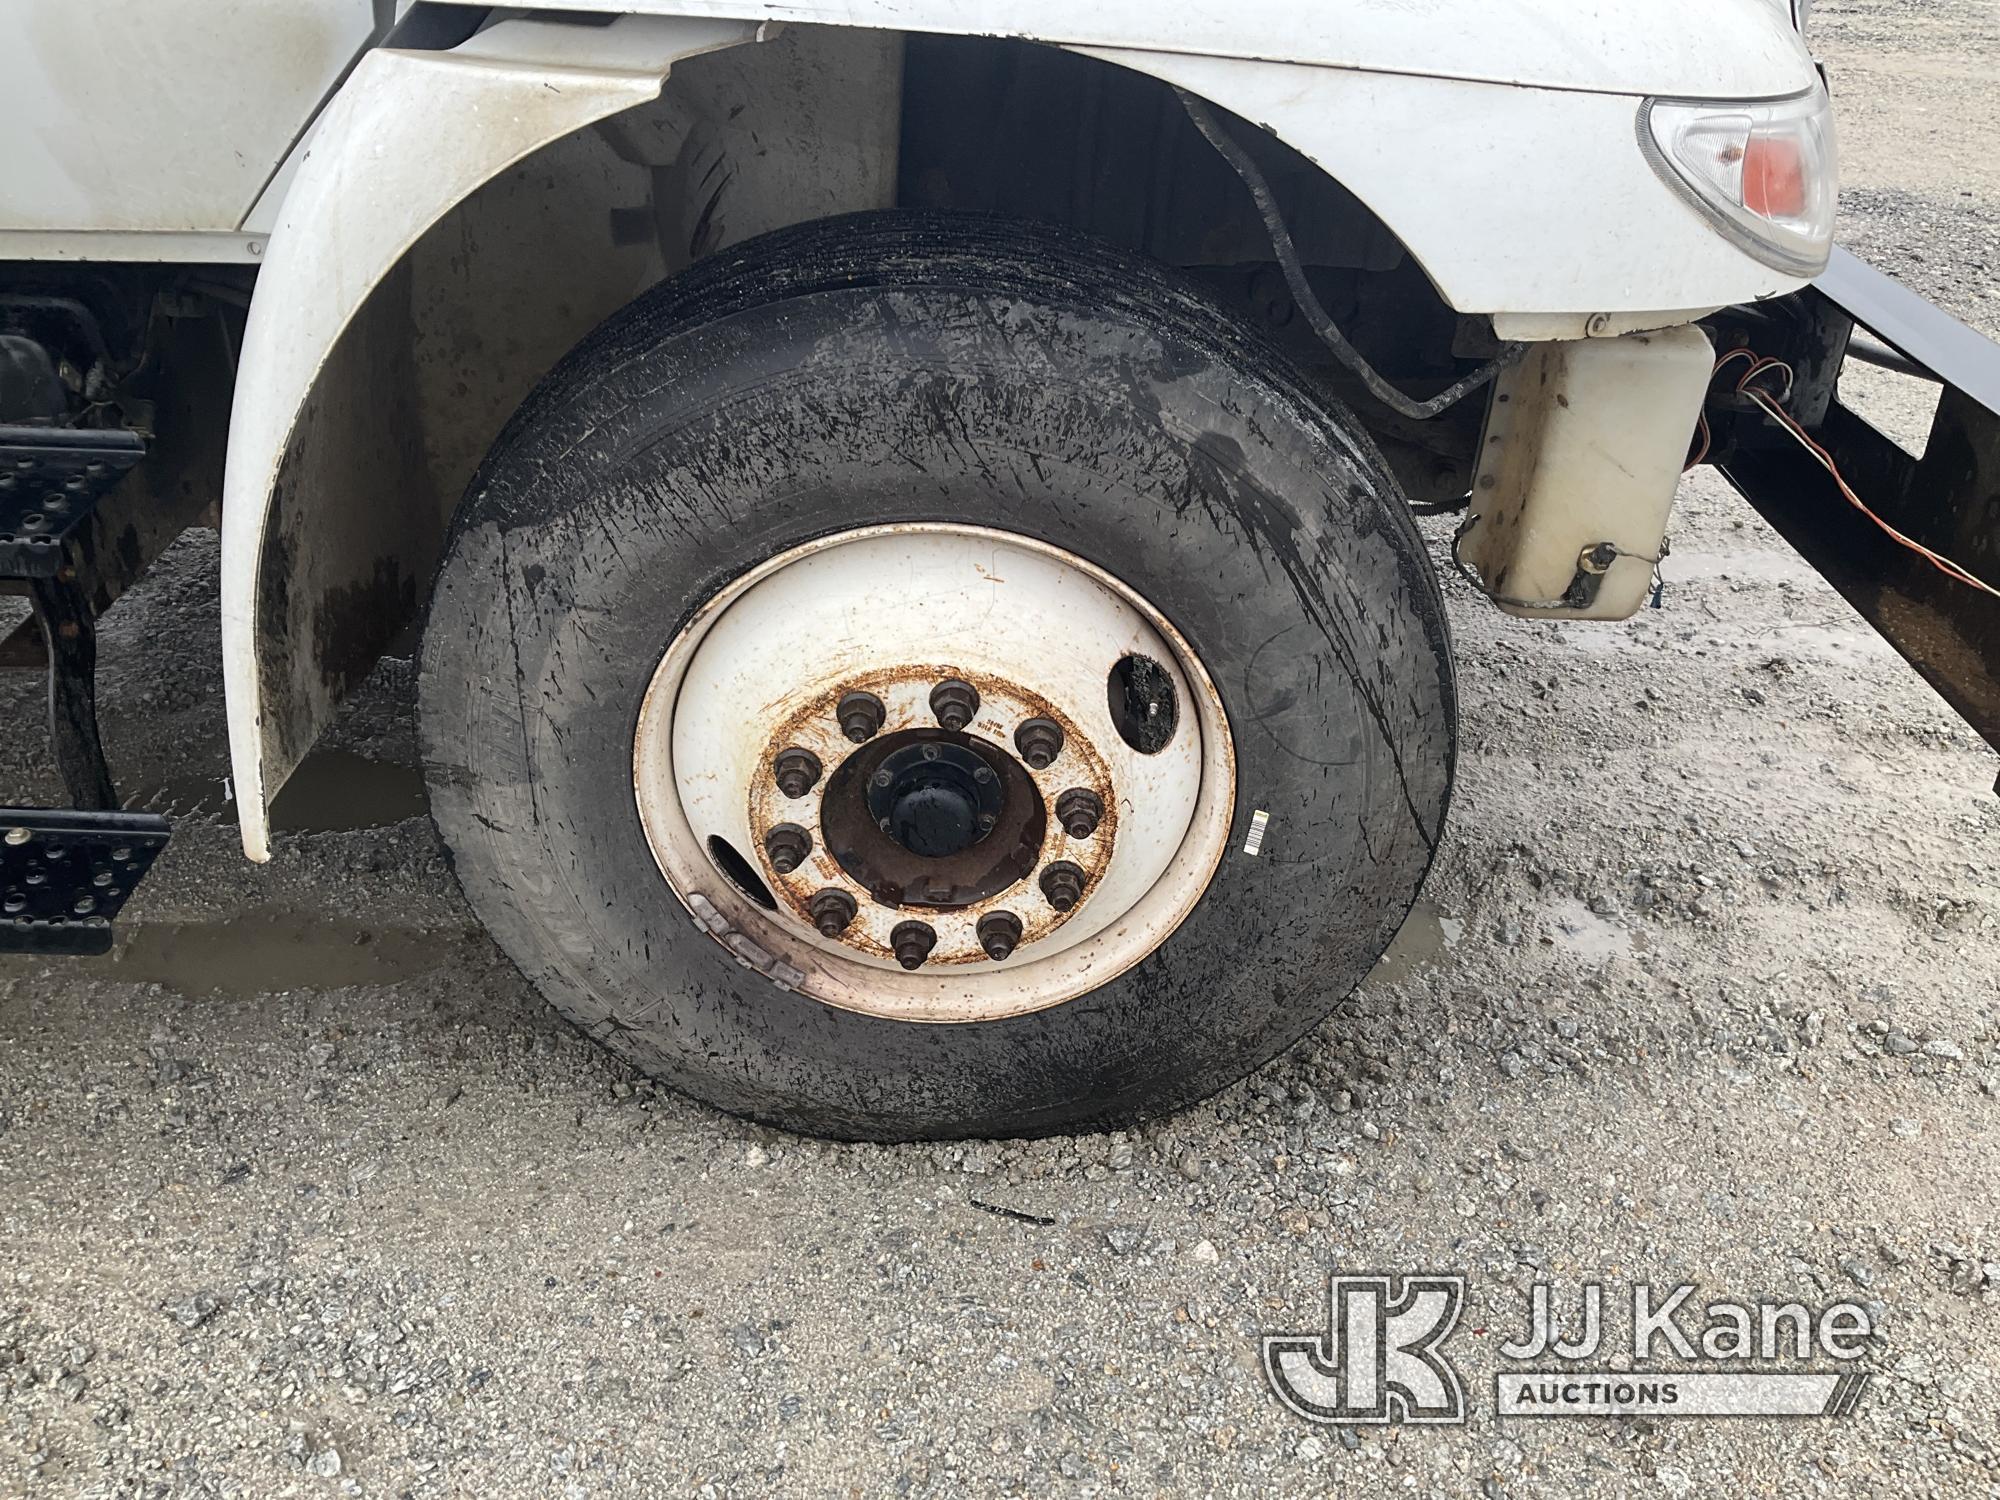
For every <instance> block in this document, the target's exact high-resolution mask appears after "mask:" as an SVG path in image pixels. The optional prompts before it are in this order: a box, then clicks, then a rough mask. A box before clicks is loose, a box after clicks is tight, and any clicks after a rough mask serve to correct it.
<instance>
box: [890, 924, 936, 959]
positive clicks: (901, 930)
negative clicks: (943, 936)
mask: <svg viewBox="0 0 2000 1500" xmlns="http://www.w3.org/2000/svg"><path fill="white" fill-rule="evenodd" d="M889 946H890V947H891V948H893V949H894V950H895V953H896V962H897V963H899V964H901V965H902V966H903V967H904V968H906V969H921V968H922V967H923V966H924V960H925V959H927V958H929V957H930V956H931V949H933V948H935V947H936V946H937V934H936V933H935V932H933V931H932V930H931V924H930V923H928V922H898V923H897V924H896V925H895V927H894V928H893V929H892V930H891V931H890V933H889Z"/></svg>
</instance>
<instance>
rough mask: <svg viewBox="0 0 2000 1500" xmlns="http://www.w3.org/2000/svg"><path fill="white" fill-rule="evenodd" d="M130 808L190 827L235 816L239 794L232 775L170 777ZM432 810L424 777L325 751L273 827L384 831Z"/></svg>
mask: <svg viewBox="0 0 2000 1500" xmlns="http://www.w3.org/2000/svg"><path fill="white" fill-rule="evenodd" d="M125 805H126V807H128V808H129V809H131V810H132V811H134V812H155V813H162V814H164V815H165V816H167V817H169V818H172V819H174V820H176V821H183V822H194V821H199V820H202V819H214V818H222V817H230V818H233V817H234V816H235V815H236V804H235V800H234V788H233V787H232V786H231V784H230V780H229V777H228V776H226V775H189V776H178V777H171V778H169V779H167V780H165V781H161V782H156V783H155V784H154V785H152V786H149V787H142V788H140V789H139V790H138V791H137V792H135V793H133V794H132V795H131V796H130V797H128V798H127V799H126V802H125ZM429 807H430V800H429V798H428V796H427V795H426V794H425V791H424V773H423V772H422V771H420V770H419V769H417V768H416V767H415V766H404V765H397V764H395V763H394V762H392V761H384V760H372V759H370V758H369V757H368V756H365V755H356V754H355V753H354V752H353V751H351V750H320V751H316V752H315V753H313V754H312V755H309V756H307V757H306V759H305V761H304V762H303V763H301V765H300V766H299V768H298V769H297V770H296V771H294V772H293V773H292V776H291V779H290V780H289V781H287V782H286V783H285V786H284V790H283V791H281V792H279V793H278V798H277V801H275V802H274V803H272V804H271V823H272V826H273V827H274V828H276V829H278V830H279V831H280V832H288V833H333V832H338V831H340V830H342V829H350V828H385V827H388V826H389V825H390V824H392V823H400V822H402V821H403V820H404V819H405V818H415V817H421V816H422V815H423V814H424V813H425V812H426V811H427V810H428V809H429Z"/></svg>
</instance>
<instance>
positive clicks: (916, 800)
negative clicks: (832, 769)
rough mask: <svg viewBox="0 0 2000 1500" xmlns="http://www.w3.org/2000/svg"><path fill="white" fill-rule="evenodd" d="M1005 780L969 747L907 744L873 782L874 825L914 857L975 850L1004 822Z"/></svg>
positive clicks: (885, 763)
mask: <svg viewBox="0 0 2000 1500" xmlns="http://www.w3.org/2000/svg"><path fill="white" fill-rule="evenodd" d="M1005 802H1006V798H1005V795H1004V794H1003V793H1002V791H1001V783H1000V778H999V777H998V776H996V775H995V774H994V773H993V768H992V767H991V766H989V765H988V764H987V763H986V762H985V760H983V759H982V758H981V757H980V756H978V755H977V754H975V753H974V752H973V751H972V750H971V749H969V748H967V747H966V746H964V745H953V744H949V743H944V742H941V741H938V740H924V741H921V742H920V743H918V744H914V745H905V746H904V747H903V748H902V749H900V750H898V751H896V752H895V753H894V754H892V755H891V756H889V757H888V759H886V760H884V761H883V762H882V764H881V765H880V766H878V767H877V768H876V770H875V773H874V774H873V775H872V776H870V777H869V778H868V811H869V813H870V815H872V816H873V817H874V819H875V826H876V827H877V828H880V829H881V830H882V831H883V832H884V833H886V834H888V835H889V837H890V838H892V839H894V840H895V841H896V842H897V843H898V844H900V845H902V846H903V847H904V848H905V849H907V850H909V851H910V853H912V854H916V855H921V856H922V857H923V858H925V859H944V858H945V857H947V856H948V855H953V854H957V853H959V852H960V851H962V850H965V849H969V848H971V847H972V846H973V845H974V844H976V843H978V842H979V841H980V840H981V839H983V838H985V837H986V835H987V834H989V833H991V832H992V831H993V829H994V825H995V824H997V823H998V822H999V821H1000V810H1001V808H1002V807H1003V806H1004V805H1005Z"/></svg>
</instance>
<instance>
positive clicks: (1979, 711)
mask: <svg viewBox="0 0 2000 1500" xmlns="http://www.w3.org/2000/svg"><path fill="white" fill-rule="evenodd" d="M1721 321H1723V322H1724V323H1725V324H1726V325H1733V326H1736V327H1739V328H1741V329H1743V330H1744V331H1745V332H1747V333H1748V334H1749V336H1750V339H1751V342H1752V346H1753V347H1755V348H1757V349H1758V350H1759V352H1761V353H1766V354H1773V355H1776V356H1778V357H1780V358H1784V359H1786V360H1787V361H1788V362H1790V363H1791V364H1792V365H1793V367H1794V369H1795V370H1796V371H1797V373H1798V377H1799V378H1798V380H1797V382H1796V384H1795V386H1794V398H1793V406H1792V414H1793V415H1794V416H1796V417H1797V418H1798V419H1799V421H1800V422H1802V423H1803V424H1804V425H1805V426H1806V427H1807V428H1808V429H1809V430H1810V431H1811V433H1812V436H1813V438H1814V440H1815V441H1817V442H1818V443H1819V444H1820V445H1821V447H1823V448H1824V449H1825V450H1826V451H1827V453H1828V454H1829V455H1830V456H1831V457H1832V459H1833V461H1834V462H1835V463H1836V464H1837V465H1838V466H1839V468H1840V471H1841V473H1842V474H1844V475H1845V476H1846V477H1847V481H1848V483H1849V485H1851V486H1852V488H1853V489H1854V490H1855V492H1856V493H1857V494H1859V495H1860V496H1861V497H1862V498H1863V499H1864V500H1865V501H1866V502H1867V504H1868V505H1869V507H1870V508H1871V509H1872V510H1873V511H1874V512H1875V513H1876V514H1877V515H1878V516H1880V517H1881V518H1882V520H1883V521H1885V522H1887V523H1888V524H1889V525H1890V526H1893V527H1895V528H1896V529H1897V530H1898V531H1901V532H1902V533H1903V534H1904V535H1906V536H1908V537H1910V538H1912V539H1913V540H1915V541H1918V542H1921V543H1923V544H1924V545H1925V546H1927V547H1930V548H1932V549H1934V550H1936V551H1937V552H1940V553H1943V554H1944V555H1945V556H1946V557H1948V558H1950V559H1952V560H1953V561H1954V562H1956V563H1958V564H1959V565H1960V566H1961V567H1963V568H1965V569H1966V570H1967V571H1968V572H1970V573H1971V574H1973V575H1974V576H1975V577H1978V578H1981V579H1984V580H1985V581H1986V582H1988V583H1990V584H1993V585H1994V586H1996V587H2000V345H1996V344H1994V343H1993V342H1991V341H1990V340H1988V339H1986V338H1984V337H1982V336H1981V335H1980V334H1978V333H1977V332H1975V331H1974V330H1973V329H1971V328H1968V327H1967V326H1966V325H1965V324H1963V323H1961V322H1959V321H1958V320H1957V319H1956V318H1953V317H1952V316H1951V315H1950V314H1948V313H1946V312H1944V311H1942V310H1941V309H1939V308H1937V307H1935V306H1933V305H1932V304H1931V303H1929V302H1927V301H1925V300H1924V299H1923V298H1922V297H1920V296H1918V295H1917V294H1916V293H1914V292H1912V291H1910V290H1908V289H1907V288H1905V287H1903V286H1901V285H1900V284H1898V283H1897V282H1895V281H1892V280H1891V279H1890V278H1889V277H1887V276H1885V275H1883V274H1882V273H1881V272H1879V271H1877V270H1875V269H1873V268H1872V267H1870V266H1868V265H1866V264H1864V263H1863V262H1861V261H1859V260H1857V259H1855V257H1854V256H1852V255H1850V254H1848V253H1847V252H1845V251H1842V250H1835V251H1834V253H1833V260H1832V263H1831V264H1830V265H1829V266H1828V268H1827V271H1826V274H1825V275H1823V276H1822V277H1821V278H1820V279H1819V280H1818V281H1817V282H1816V283H1815V284H1814V285H1813V286H1811V287H1809V288H1807V289H1806V290H1805V291H1803V292H1800V293H1798V294H1797V295H1796V296H1794V297H1790V298H1785V299H1783V301H1782V302H1781V303H1778V304H1761V305H1759V306H1756V307H1748V308H1739V309H1733V310H1732V313H1731V314H1727V315H1725V316H1724V318H1723V319H1722V320H1721ZM1857 329H1862V330H1867V331H1868V332H1869V333H1872V334H1873V335H1874V339H1873V340H1870V339H1867V338H1866V337H1865V335H1858V334H1857ZM1876 340H1879V343H1877V342H1876ZM1883 346H1886V347H1883ZM1897 356H1901V358H1900V359H1898V358H1897ZM1856 358H1861V359H1865V360H1866V361H1867V362H1870V363H1875V364H1883V365H1888V366H1890V367H1892V368H1899V369H1903V370H1905V371H1907V372H1910V373H1915V374H1919V375H1923V376H1928V377H1929V378H1931V379H1934V380H1936V381H1938V382H1939V383H1940V384H1941V385H1942V386H1943V392H1942V395H1941V397H1940V399H1939V401H1938V409H1937V416H1936V418H1935V421H1934V423H1933V425H1932V428H1931V433H1930V439H1929V442H1928V443H1927V444H1926V446H1925V448H1924V452H1923V456H1922V457H1921V458H1913V457H1911V455H1910V454H1908V453H1906V452H1905V451H1904V450H1903V449H1902V448H1901V447H1899V446H1898V445H1897V444H1896V443H1895V442H1893V441H1891V440H1890V439H1889V438H1887V437H1885V436H1884V435H1883V434H1882V433H1881V432H1879V431H1878V430H1877V429H1876V428H1875V427H1874V426H1873V425H1871V424H1870V423H1869V422H1868V421H1867V420H1865V419H1864V418H1863V417H1861V416H1860V415H1858V414H1857V413H1856V412H1854V411H1853V410H1852V409H1850V408H1849V407H1847V406H1844V405H1842V404H1841V401H1840V395H1839V376H1840V372H1841V369H1842V367H1843V365H1844V364H1845V363H1846V362H1847V361H1848V360H1850V359H1856ZM1717 462H1718V465H1719V467H1720V468H1721V469H1722V471H1723V473H1724V474H1725V475H1726V476H1727V477H1728V479H1729V482H1730V483H1731V484H1733V485H1734V486H1735V487H1736V488H1737V489H1738V490H1739V491H1741V492H1742V494H1743V496H1744V498H1745V499H1747V500H1749V502H1750V503H1751V504H1752V505H1753V506H1755V507H1756V508H1757V510H1758V511H1759V512H1760V513H1761V514H1762V515H1763V516H1764V518H1765V519H1766V520H1767V521H1769V522H1770V523H1771V525H1772V526H1773V527H1775V528H1776V529H1777V530H1778V532H1779V533H1780V534H1781V535H1783V536H1784V538H1785V540H1786V541H1788V542H1789V543H1791V545H1792V546H1793V547H1794V548H1796V549H1797V550H1798V552H1799V553H1800V554H1801V555H1802V556H1803V557H1805V559H1806V560H1807V561H1808V562H1810V563H1811V564H1812V565H1813V566H1814V567H1815V568H1816V569H1818V570H1819V572H1820V573H1821V574H1822V575H1823V576H1824V577H1825V578H1826V579H1827V581H1828V582H1829V583H1831V584H1832V585H1833V586H1834V587H1835V588H1836V589H1838V590H1839V591H1840V593H1841V595H1842V596H1843V597H1844V598H1845V599H1846V600H1847V602H1848V603H1849V604H1851V605H1853V607H1854V608H1855V610H1856V611H1858V612H1859V613H1860V614H1861V616H1862V617H1863V618H1864V619H1866V620H1867V621H1868V623H1869V624H1871V625H1873V626H1874V627H1875V629H1876V630H1877V631H1878V632H1880V633H1881V635H1882V636H1883V637H1884V638H1885V639H1887V640H1888V641H1889V643H1890V644H1891V645H1893V646H1894V647H1895V648H1896V649H1897V650H1898V651H1900V652H1901V653H1902V654H1903V656H1904V657H1906V658H1907V659H1908V660H1909V662H1910V664H1911V665H1912V666H1914V667H1915V668H1916V669H1917V670H1918V671H1919V672H1921V673H1922V674H1923V676H1924V678H1925V680H1927V681H1928V682H1929V683H1930V684H1931V686H1932V687H1934V688H1935V689H1937V691H1938V693H1939V694H1940V695H1941V696H1942V697H1943V698H1944V699H1945V701H1946V702H1948V703H1949V704H1950V705H1951V706H1952V707H1953V708H1954V709H1955V710H1957V712H1958V713H1959V715H1960V716H1961V717H1962V718H1964V720H1965V721H1966V722H1967V723H1968V724H1970V725H1971V726H1972V727H1973V728H1974V729H1976V730H1978V731H1979V733H1980V734H1981V735H1982V736H1984V737H1985V739H1986V741H1987V742H1988V743H1989V744H1991V745H1993V746H1994V747H1995V748H2000V598H1996V597H1995V596H1993V595H1992V594H1988V593H1985V592H1983V591H1981V590H1980V589H1977V588H1974V587H1971V586H1969V585H1967V584H1965V583H1963V582H1960V581H1958V580H1955V579H1953V578H1951V577H1950V576H1948V575H1947V574H1945V573H1944V572H1942V571H1941V570H1940V569H1938V568H1937V567H1935V566H1933V565H1932V564H1931V563H1929V562H1928V561H1926V560H1925V559H1924V558H1923V557H1921V556H1920V555H1918V554H1917V553H1915V552H1913V551H1911V550H1910V549H1908V548H1906V547H1903V546H1901V545H1899V544H1898V543H1897V542H1895V541H1894V540H1892V539H1891V538H1890V537H1889V536H1888V535H1887V534H1886V533H1885V532H1884V531H1883V530H1882V528H1881V527H1879V526H1877V525H1875V524H1874V523H1873V522H1871V521H1870V520H1869V519H1868V518H1867V517H1866V516H1864V515H1863V514H1861V512H1860V511H1858V510H1856V509H1855V508H1854V507H1853V506H1852V505H1850V504H1848V502H1847V501H1846V499H1845V498H1844V497H1843V496H1842V495H1841V494H1840V492H1839V490H1838V489H1837V488H1836V486H1835V485H1834V482H1833V480H1832V478H1831V477H1830V476H1829V475H1828V474H1827V472H1826V470H1825V469H1824V468H1822V467H1821V466H1820V464H1819V463H1818V462H1817V461H1816V460H1815V459H1814V458H1813V457H1812V455H1811V454H1810V453H1808V452H1807V451H1806V450H1805V449H1804V448H1803V447H1801V446H1800V445H1799V444H1798V443H1797V442H1795V441H1793V440H1792V439H1791V438H1790V437H1789V436H1788V435H1786V434H1785V433H1783V432H1781V431H1780V430H1779V429H1778V428H1777V427H1776V425H1775V424H1774V423H1772V422H1770V421H1769V420H1768V419H1764V418H1761V417H1759V416H1757V415H1755V414H1754V413H1748V412H1746V413H1743V414H1740V415H1739V416H1738V417H1737V418H1736V420H1735V421H1734V423H1733V428H1732V431H1731V433H1730V436H1729V440H1728V442H1727V444H1726V445H1724V446H1722V447H1721V448H1720V452H1719V457H1718V459H1717Z"/></svg>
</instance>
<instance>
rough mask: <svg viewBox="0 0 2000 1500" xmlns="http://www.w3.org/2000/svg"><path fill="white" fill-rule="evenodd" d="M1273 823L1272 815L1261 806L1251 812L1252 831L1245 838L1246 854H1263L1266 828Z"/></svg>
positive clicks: (1244, 847) (1244, 848) (1244, 849)
mask: <svg viewBox="0 0 2000 1500" xmlns="http://www.w3.org/2000/svg"><path fill="white" fill-rule="evenodd" d="M1270 824H1271V815H1270V814H1269V813H1267V812H1265V811H1264V810H1263V809H1262V808H1261V807H1260V808H1258V809H1257V811H1255V812H1253V813H1252V814H1250V833H1249V836H1248V837H1247V838H1245V839H1244V840H1243V852H1244V853H1245V854H1261V853H1262V852H1263V849H1264V830H1265V829H1266V828H1268V827H1269V826H1270Z"/></svg>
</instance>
